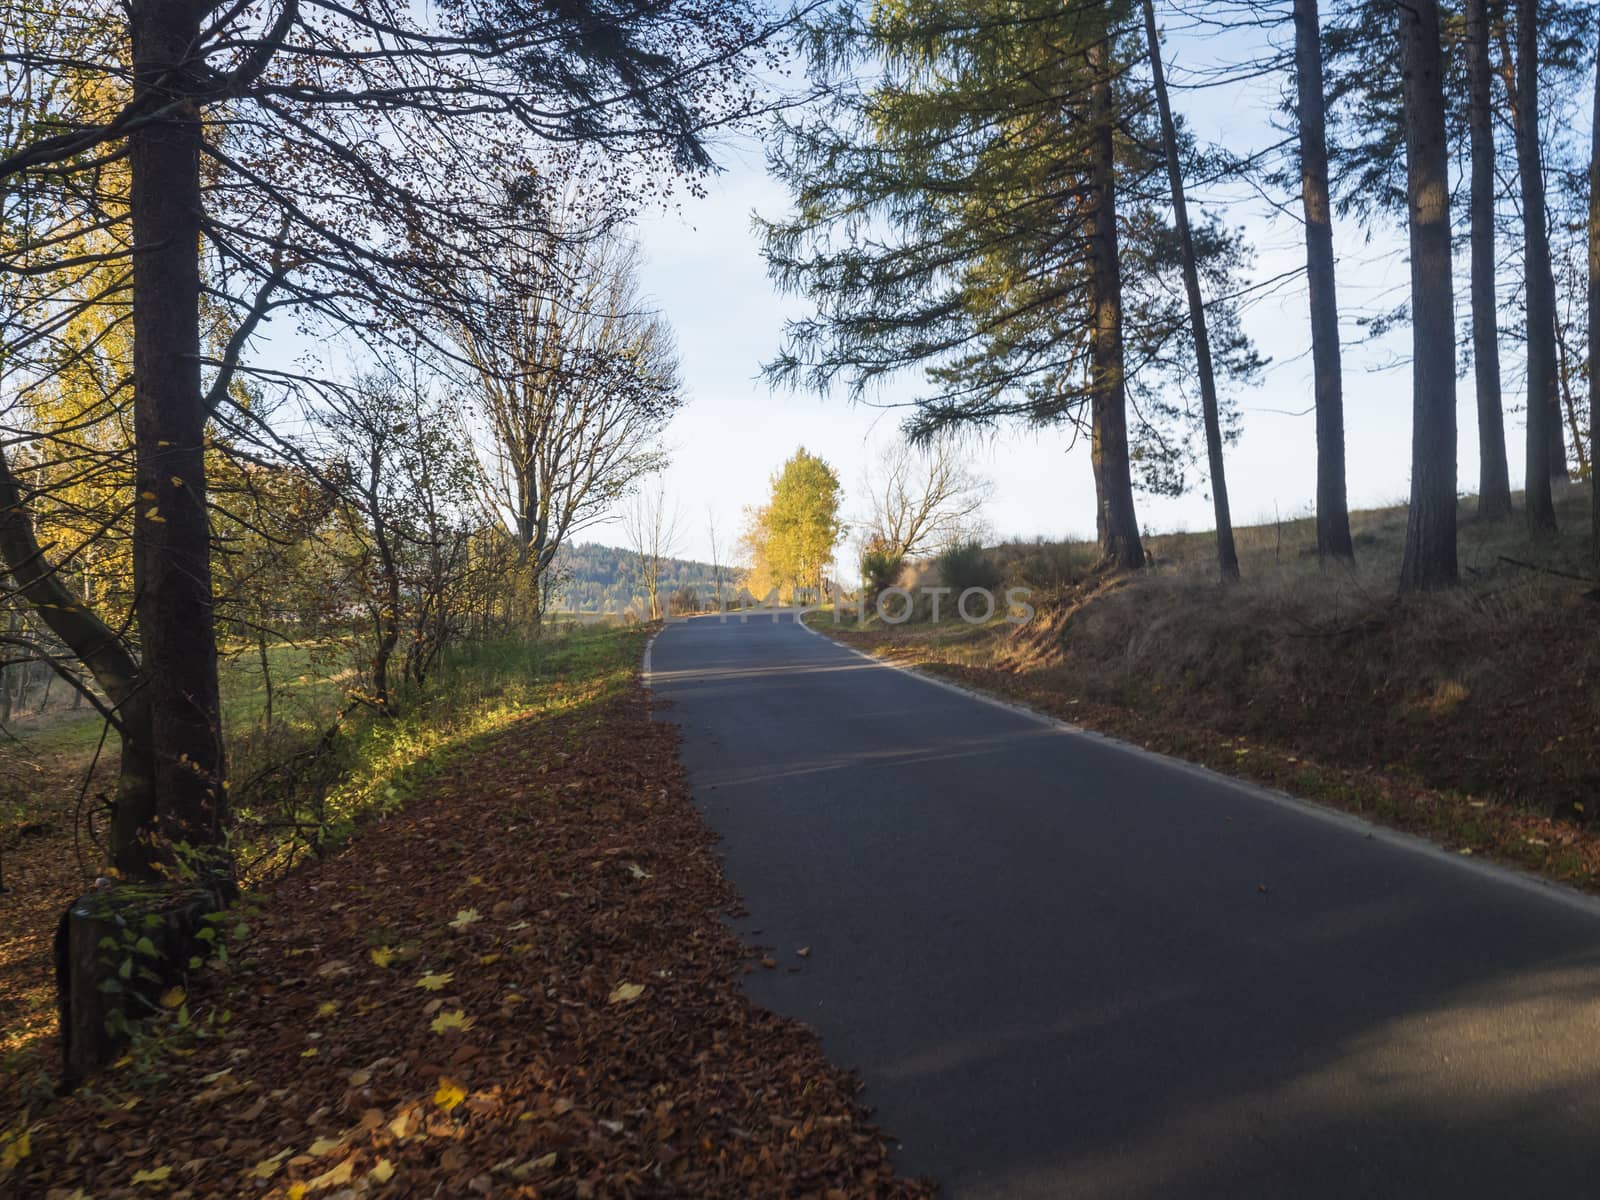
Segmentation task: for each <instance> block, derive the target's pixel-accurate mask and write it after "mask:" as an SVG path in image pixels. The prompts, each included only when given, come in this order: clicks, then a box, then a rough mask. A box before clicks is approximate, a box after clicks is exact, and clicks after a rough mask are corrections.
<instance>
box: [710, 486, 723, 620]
mask: <svg viewBox="0 0 1600 1200" xmlns="http://www.w3.org/2000/svg"><path fill="white" fill-rule="evenodd" d="M706 527H707V530H708V531H709V533H710V535H711V575H712V578H713V579H715V580H716V587H717V611H718V612H721V611H722V558H721V555H720V554H719V552H718V550H717V514H716V513H714V512H712V511H711V508H710V507H709V506H707V508H706Z"/></svg>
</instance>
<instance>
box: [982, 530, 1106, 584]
mask: <svg viewBox="0 0 1600 1200" xmlns="http://www.w3.org/2000/svg"><path fill="white" fill-rule="evenodd" d="M996 553H997V555H998V557H999V558H1000V561H1001V563H1002V574H1003V575H1004V576H1005V580H1006V582H1007V583H1009V584H1015V585H1017V586H1020V587H1026V588H1033V589H1034V590H1035V591H1040V592H1064V591H1066V590H1067V589H1068V588H1071V587H1074V586H1076V585H1077V584H1078V583H1080V582H1082V580H1083V577H1084V576H1085V575H1086V574H1087V573H1088V572H1089V571H1090V570H1091V569H1092V568H1093V567H1094V564H1095V556H1096V551H1095V548H1094V547H1093V546H1084V545H1082V544H1079V543H1073V542H1047V541H1045V540H1044V539H1042V538H1041V539H1039V540H1038V541H1035V542H1015V543H1012V544H1009V545H1006V546H1002V547H1000V548H999V549H998V550H997V552H996Z"/></svg>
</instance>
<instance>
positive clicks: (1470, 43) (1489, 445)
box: [1466, 0, 1511, 521]
mask: <svg viewBox="0 0 1600 1200" xmlns="http://www.w3.org/2000/svg"><path fill="white" fill-rule="evenodd" d="M1466 18H1467V22H1466V23H1467V29H1466V33H1467V37H1466V51H1467V84H1468V126H1469V128H1470V130H1471V137H1472V197H1471V205H1472V210H1471V218H1472V369H1473V376H1474V381H1475V383H1476V385H1477V394H1478V516H1479V518H1480V519H1482V520H1485V521H1498V520H1502V519H1503V518H1505V517H1507V516H1509V515H1510V514H1511V475H1510V469H1509V467H1508V465H1507V462H1506V429H1505V416H1504V412H1503V409H1502V406H1501V396H1500V326H1499V322H1498V319H1497V312H1496V308H1497V303H1498V301H1497V298H1496V295H1495V245H1494V201H1495V158H1494V112H1493V107H1492V105H1493V79H1494V72H1493V68H1492V67H1491V65H1490V62H1489V6H1488V0H1467V9H1466Z"/></svg>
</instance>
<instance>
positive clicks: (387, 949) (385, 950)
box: [367, 946, 394, 967]
mask: <svg viewBox="0 0 1600 1200" xmlns="http://www.w3.org/2000/svg"><path fill="white" fill-rule="evenodd" d="M367 957H368V958H370V959H371V960H372V961H373V962H374V963H376V964H377V965H378V966H380V967H387V966H388V965H389V964H390V963H392V962H393V961H394V947H392V946H375V947H373V948H372V949H371V950H368V951H367Z"/></svg>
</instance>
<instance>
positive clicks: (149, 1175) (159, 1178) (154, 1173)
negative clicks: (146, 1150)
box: [133, 1167, 172, 1183]
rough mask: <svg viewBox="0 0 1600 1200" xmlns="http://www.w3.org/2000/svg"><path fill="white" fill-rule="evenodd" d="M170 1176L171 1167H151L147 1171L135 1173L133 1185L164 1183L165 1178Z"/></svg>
mask: <svg viewBox="0 0 1600 1200" xmlns="http://www.w3.org/2000/svg"><path fill="white" fill-rule="evenodd" d="M171 1174H172V1168H171V1167H152V1168H151V1169H150V1170H148V1171H135V1172H134V1173H133V1182H134V1183H165V1182H166V1180H167V1176H168V1175H171Z"/></svg>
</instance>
